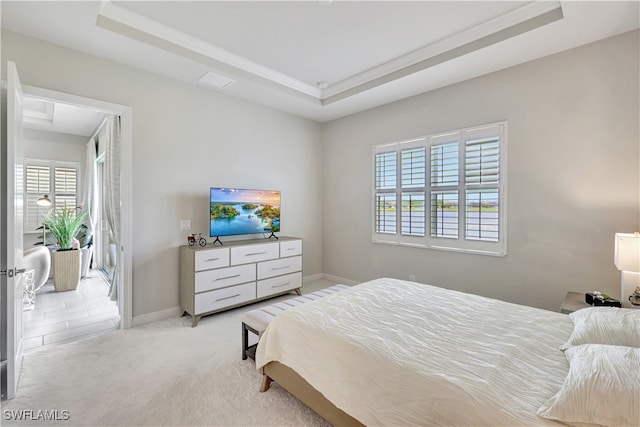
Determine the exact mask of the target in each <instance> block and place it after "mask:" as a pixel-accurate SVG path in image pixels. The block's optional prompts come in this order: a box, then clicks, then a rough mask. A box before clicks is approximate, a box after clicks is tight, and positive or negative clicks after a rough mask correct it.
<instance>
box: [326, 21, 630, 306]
mask: <svg viewBox="0 0 640 427" xmlns="http://www.w3.org/2000/svg"><path fill="white" fill-rule="evenodd" d="M638 48H639V46H638V32H637V31H636V32H633V33H627V34H624V35H621V36H618V37H614V38H611V39H607V40H604V41H601V42H598V43H594V44H591V45H587V46H584V47H580V48H577V49H573V50H570V51H567V52H564V53H560V54H557V55H553V56H550V57H546V58H543V59H540V60H536V61H533V62H530V63H526V64H523V65H520V66H517V67H513V68H510V69H507V70H504V71H500V72H496V73H493V74H490V75H487V76H484V77H480V78H477V79H474V80H470V81H467V82H463V83H460V84H456V85H453V86H449V87H446V88H443V89H441V90H437V91H433V92H430V93H426V94H423V95H419V96H416V97H413V98H410V99H407V100H403V101H399V102H396V103H393V104H390V105H386V106H383V107H380V108H376V109H373V110H369V111H366V112H363V113H360V114H355V115H353V116H350V117H347V118H344V119H341V120H336V121H334V122H331V123H329V124H327V126H326V127H325V128H324V129H323V130H324V134H323V142H324V163H325V165H326V168H325V174H324V191H325V193H324V215H323V221H324V223H323V242H324V246H323V266H324V271H325V272H326V273H329V274H333V275H336V276H340V277H344V278H348V279H352V280H356V281H363V280H368V279H372V278H375V277H380V276H392V277H398V278H402V279H409V274H415V275H416V280H417V281H419V282H423V283H430V284H434V285H439V286H443V287H447V288H453V289H459V290H463V291H468V292H471V293H477V294H482V295H487V296H491V297H495V298H500V299H504V300H509V301H514V302H518V303H522V304H529V305H534V306H539V307H543V308H547V309H552V310H558V309H559V307H560V305H561V303H562V300H563V298H564V295H565V293H566V292H567V291H568V290H574V291H578V292H582V291H592V290H596V289H598V290H601V291H603V292H606V293H609V294H611V295H615V296H617V295H618V294H619V290H620V285H619V283H620V273H619V272H618V271H617V270H616V268H615V266H614V265H613V238H614V233H615V232H631V231H634V230H638V229H639V228H640V227H639V222H638V219H639V214H640V212H639V211H640V209H639V196H638V195H639V182H640V181H639V180H640V177H639V174H638V169H639V162H638V159H639V154H640V153H639V141H640V137H639V131H638V123H639V120H638V117H639V109H638V95H639V85H638V75H639V74H638V73H639V70H638ZM504 119H506V120H508V121H509V148H508V149H509V153H508V166H509V174H508V255H507V256H506V257H504V258H497V257H489V256H482V255H470V254H459V253H450V252H443V251H437V250H429V249H417V248H408V247H398V246H390V245H383V244H373V243H372V242H371V227H372V226H371V224H372V205H373V202H372V199H371V198H372V146H373V145H375V144H379V143H384V142H391V141H396V140H400V139H405V138H410V137H414V136H420V135H428V134H432V133H437V132H442V131H447V130H454V129H458V128H463V127H467V126H473V125H477V124H483V123H489V122H495V121H499V120H504Z"/></svg>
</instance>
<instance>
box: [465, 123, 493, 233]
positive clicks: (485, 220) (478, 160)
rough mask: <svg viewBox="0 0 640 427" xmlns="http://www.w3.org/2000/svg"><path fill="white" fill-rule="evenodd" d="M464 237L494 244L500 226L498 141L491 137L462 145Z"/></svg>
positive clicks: (469, 141) (472, 140) (473, 140)
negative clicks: (464, 210)
mask: <svg viewBox="0 0 640 427" xmlns="http://www.w3.org/2000/svg"><path fill="white" fill-rule="evenodd" d="M465 150H466V152H465V185H466V202H465V206H466V216H465V230H466V231H465V236H466V238H467V239H471V240H484V241H490V242H497V241H498V240H499V237H500V236H499V223H500V209H499V206H500V191H499V178H500V138H499V136H491V137H486V138H480V139H471V140H467V141H466V143H465Z"/></svg>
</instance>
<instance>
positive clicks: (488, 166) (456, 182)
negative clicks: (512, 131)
mask: <svg viewBox="0 0 640 427" xmlns="http://www.w3.org/2000/svg"><path fill="white" fill-rule="evenodd" d="M506 152H507V123H506V122H500V123H494V124H489V125H484V126H478V127H474V128H469V129H463V130H458V131H453V132H447V133H443V134H438V135H430V136H427V137H422V138H417V139H413V140H410V141H401V142H396V143H391V144H383V145H378V146H375V147H374V171H375V172H374V173H375V184H374V185H375V188H374V194H375V201H374V226H373V240H374V242H379V243H393V244H404V245H411V246H418V247H427V248H433V249H443V250H454V251H462V252H471V253H481V254H487V255H505V254H506V241H507V239H506V200H505V198H506V190H505V188H506Z"/></svg>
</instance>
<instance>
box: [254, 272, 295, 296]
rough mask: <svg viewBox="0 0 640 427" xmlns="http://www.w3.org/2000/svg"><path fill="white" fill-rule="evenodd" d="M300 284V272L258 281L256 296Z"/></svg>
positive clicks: (277, 291) (275, 292) (288, 289)
mask: <svg viewBox="0 0 640 427" xmlns="http://www.w3.org/2000/svg"><path fill="white" fill-rule="evenodd" d="M301 286H302V273H301V272H298V273H293V274H287V275H285V276H278V277H272V278H271V279H264V280H259V281H258V286H257V294H258V296H257V298H262V297H266V296H269V295H273V294H278V293H280V292H285V291H290V290H292V289H297V288H299V287H301Z"/></svg>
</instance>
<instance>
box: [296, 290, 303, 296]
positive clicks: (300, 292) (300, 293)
mask: <svg viewBox="0 0 640 427" xmlns="http://www.w3.org/2000/svg"><path fill="white" fill-rule="evenodd" d="M295 291H296V294H298V295H300V296H302V291H301V290H300V288H297V289H296V290H295Z"/></svg>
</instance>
